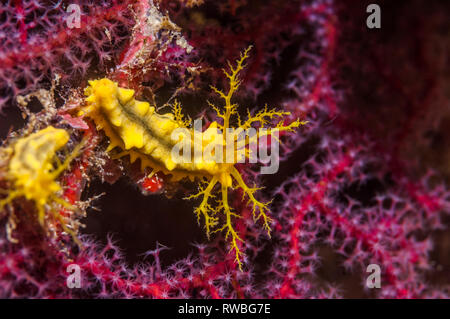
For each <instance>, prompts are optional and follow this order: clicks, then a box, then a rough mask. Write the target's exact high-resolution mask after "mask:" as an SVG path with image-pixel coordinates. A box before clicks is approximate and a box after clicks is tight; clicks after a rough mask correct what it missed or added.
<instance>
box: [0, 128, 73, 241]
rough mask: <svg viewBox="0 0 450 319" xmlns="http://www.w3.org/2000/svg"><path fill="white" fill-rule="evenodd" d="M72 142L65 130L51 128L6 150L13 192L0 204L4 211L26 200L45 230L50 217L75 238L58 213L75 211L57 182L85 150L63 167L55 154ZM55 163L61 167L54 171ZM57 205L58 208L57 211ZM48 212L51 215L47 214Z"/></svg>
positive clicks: (63, 164)
mask: <svg viewBox="0 0 450 319" xmlns="http://www.w3.org/2000/svg"><path fill="white" fill-rule="evenodd" d="M68 141H69V134H68V133H67V132H66V131H65V130H64V129H59V128H55V127H53V126H48V127H46V128H44V129H42V130H39V131H37V132H35V133H32V134H30V135H29V136H26V137H22V138H19V139H18V140H17V141H15V142H13V143H12V145H11V146H9V147H8V148H7V149H6V151H7V153H9V154H11V158H10V160H9V164H8V168H7V174H6V177H7V180H9V181H10V182H11V183H12V188H11V189H10V190H8V192H6V193H7V194H8V196H7V197H6V198H4V199H2V200H0V211H1V210H2V209H3V207H4V206H5V205H7V204H9V203H11V202H12V201H13V200H14V199H15V198H18V197H25V198H26V199H27V200H30V201H33V202H34V204H35V206H36V209H37V217H38V221H39V223H40V224H41V225H42V226H45V225H46V216H49V218H50V219H53V220H57V221H59V222H60V224H61V226H62V227H63V229H64V231H66V232H67V233H70V234H71V235H72V236H73V237H75V236H74V233H73V231H72V230H71V229H69V228H68V227H67V225H66V223H65V222H64V220H63V217H62V216H61V215H60V212H59V211H58V208H61V206H62V207H65V208H70V209H73V207H72V206H71V205H70V204H69V203H67V202H66V201H64V200H63V199H62V198H60V194H59V193H60V192H61V190H62V187H61V185H60V184H59V182H58V181H57V180H56V179H57V178H58V176H59V175H60V174H61V173H62V172H63V171H64V170H65V169H66V168H67V167H68V166H69V164H70V162H71V161H72V160H73V159H74V158H75V156H76V155H77V154H78V151H79V149H80V147H81V143H80V144H79V145H78V146H77V147H76V148H75V150H74V151H73V152H72V153H71V154H70V155H69V156H67V158H66V159H65V161H64V163H60V162H59V159H58V158H57V157H56V154H55V153H56V152H57V151H58V150H60V149H61V148H62V147H64V146H65V145H66V144H67V142H68ZM55 161H56V163H59V165H58V166H57V167H56V168H54V164H55ZM54 204H56V206H58V207H54V206H55V205H54ZM46 207H48V208H49V210H47V209H46ZM47 211H48V213H49V214H46V212H47ZM74 239H75V240H76V238H74Z"/></svg>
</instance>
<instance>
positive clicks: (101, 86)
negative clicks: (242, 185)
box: [84, 78, 230, 181]
mask: <svg viewBox="0 0 450 319" xmlns="http://www.w3.org/2000/svg"><path fill="white" fill-rule="evenodd" d="M85 94H86V95H87V98H86V102H87V107H86V108H85V109H84V112H85V113H86V115H87V116H88V117H89V118H91V119H92V120H93V121H94V122H95V123H96V125H97V129H99V130H103V131H104V132H105V134H106V135H107V136H108V138H109V140H110V145H109V147H108V150H112V149H113V148H115V147H120V148H121V149H122V150H123V151H124V153H125V155H129V156H130V161H131V162H134V161H136V160H137V159H140V161H141V167H142V169H144V168H145V167H150V168H151V169H152V170H153V172H158V171H162V172H163V173H164V174H166V175H170V176H171V177H172V180H175V181H177V180H180V179H182V178H185V177H187V178H190V179H191V180H193V179H194V178H195V177H202V176H206V177H212V176H215V175H218V174H220V173H221V172H223V171H225V170H227V169H228V167H229V166H230V165H227V164H222V163H216V162H214V161H204V160H203V158H202V157H197V158H194V157H193V156H194V144H195V143H199V142H198V140H195V139H194V136H193V133H192V132H193V130H188V129H187V128H184V132H185V133H184V134H173V133H174V131H175V130H177V129H183V126H182V125H180V123H179V122H178V121H176V120H175V118H174V115H173V114H172V113H167V114H158V113H156V112H155V107H153V106H150V104H149V103H148V102H144V101H138V100H135V99H134V90H131V89H125V88H120V87H118V85H117V83H115V82H113V81H111V80H109V79H106V78H104V79H100V80H93V81H89V86H88V87H87V88H86V90H85ZM180 132H183V130H181V131H180ZM198 134H199V135H201V137H203V138H202V139H201V140H200V143H202V145H200V146H199V147H200V148H203V147H204V143H208V142H209V141H210V139H211V138H215V137H211V135H214V134H220V133H217V128H216V126H215V125H211V126H210V127H209V128H208V129H207V130H206V131H205V132H198ZM184 138H187V139H190V144H189V145H191V148H192V151H191V154H192V158H191V160H189V161H186V162H179V161H174V160H173V159H172V156H171V155H172V154H171V152H172V150H173V148H174V146H175V145H176V144H177V143H179V142H180V141H181V140H182V139H184Z"/></svg>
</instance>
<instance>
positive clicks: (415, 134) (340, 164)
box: [0, 0, 450, 299]
mask: <svg viewBox="0 0 450 319" xmlns="http://www.w3.org/2000/svg"><path fill="white" fill-rule="evenodd" d="M377 2H378V4H379V7H380V8H381V12H382V15H381V17H382V18H381V28H380V29H371V28H368V26H367V24H366V19H367V17H368V14H369V13H368V12H367V11H366V9H367V6H368V5H369V4H370V2H368V1H358V2H357V3H355V2H345V3H343V2H337V1H333V0H294V1H275V0H267V1H253V0H229V1H221V2H218V1H209V0H206V1H184V0H159V1H156V0H153V1H152V0H145V1H134V0H130V1H114V0H105V1H101V2H98V1H90V0H88V1H80V2H78V1H47V0H45V1H41V0H22V1H8V2H6V3H5V4H2V5H1V7H0V8H1V9H0V26H1V31H0V43H1V44H2V46H1V47H2V49H1V51H0V100H1V103H0V109H1V111H2V112H3V114H4V115H3V116H2V117H1V118H0V123H1V124H0V134H1V135H2V145H1V148H0V207H1V209H0V297H2V298H278V299H279V298H340V297H344V298H348V297H364V298H448V296H449V288H450V282H449V281H448V278H449V273H450V260H449V256H450V254H449V243H450V232H449V230H448V227H449V224H450V220H449V212H450V192H449V189H448V186H447V183H448V182H449V174H448V172H449V170H448V161H445V160H443V159H445V158H448V156H447V155H448V153H449V152H448V145H450V143H449V136H450V135H449V134H448V130H446V129H445V127H446V126H445V123H446V121H447V120H448V114H450V113H449V105H450V104H449V99H448V89H449V87H448V83H449V81H448V80H449V78H448V74H449V72H448V70H449V65H448V59H447V58H446V57H447V55H446V50H445V49H446V47H448V44H449V39H448V34H447V32H446V31H448V29H449V27H450V26H449V22H448V19H447V16H446V14H445V13H444V12H445V11H446V10H447V11H448V10H449V6H448V4H443V3H442V2H438V1H431V2H430V1H428V2H426V3H425V1H420V0H415V1H411V2H409V3H408V5H405V4H404V3H403V2H401V1H396V2H392V1H391V2H388V1H382V0H380V1H377ZM423 12H426V13H427V14H426V15H423V14H422V13H423ZM77 13H79V14H80V15H79V17H77V16H73V15H74V14H75V15H76V14H77ZM77 18H79V21H78V20H77ZM77 21H78V22H79V23H78V24H77ZM69 24H70V26H69ZM411 26H414V27H413V28H412V27H411ZM249 46H252V50H251V54H247V53H248V52H249V51H244V53H243V55H242V56H241V58H240V59H239V53H240V52H242V50H245V48H247V47H249ZM236 59H238V60H237V62H236V63H237V66H236V64H234V63H233V61H235V60H236ZM244 60H245V63H246V66H245V68H244V67H243V66H244V65H243V64H244ZM227 61H231V62H230V64H229V65H227ZM227 66H228V68H227ZM224 71H225V72H224ZM95 79H97V80H95ZM98 79H100V80H98ZM238 87H239V90H237V88H238ZM211 88H212V89H211ZM220 88H225V89H223V90H221V89H220ZM227 89H229V91H227ZM105 92H106V93H108V94H106V93H105ZM113 93H114V94H113ZM105 94H106V95H105ZM111 94H113V95H114V96H112V95H111ZM108 98H111V100H108ZM231 98H233V100H231ZM108 101H109V102H111V103H109V102H108ZM117 101H120V105H121V107H122V108H121V109H119V108H118V107H114V106H118V105H119V104H117V103H119V102H117ZM144 101H146V102H144ZM114 103H116V104H114ZM265 103H267V104H269V105H273V106H274V107H275V109H276V110H277V111H274V110H270V109H269V108H267V106H265ZM222 104H224V108H221V107H219V105H222ZM238 105H239V106H241V107H242V108H241V107H237V106H238ZM108 107H109V108H108ZM169 107H171V110H169V109H168V108H169ZM102 108H108V110H106V109H102ZM131 109H132V111H133V112H134V113H133V112H131V111H130V110H131ZM246 109H249V111H248V112H245V113H244V112H243V111H244V110H246ZM105 110H106V111H105ZM149 110H151V113H152V114H158V116H157V117H156V119H157V120H159V122H158V121H156V122H152V123H150V124H149V121H150V120H148V119H144V115H143V113H148V112H149ZM278 110H279V111H278ZM121 111H123V112H125V111H128V113H127V116H124V114H122V113H121ZM144 111H145V112H144ZM139 112H141V113H142V114H141V113H139ZM164 114H170V115H164ZM198 118H200V119H201V120H202V121H201V123H202V124H203V126H202V127H199V128H197V132H200V133H201V134H206V133H207V132H208V133H210V132H211V128H213V129H216V128H218V129H222V130H224V129H226V128H231V127H239V128H241V129H248V128H250V127H254V128H255V129H263V128H266V127H267V128H270V127H272V128H275V129H274V131H277V135H278V136H275V135H273V134H271V133H270V132H271V131H269V133H266V135H270V137H271V138H268V139H267V140H266V141H265V144H264V145H263V148H262V150H265V151H267V150H269V149H272V150H278V149H277V148H271V146H273V145H275V143H277V142H278V140H279V141H281V142H282V143H281V144H280V148H279V152H274V153H273V154H271V156H273V159H276V161H277V162H278V163H280V165H279V169H278V171H276V172H274V173H273V174H262V173H261V171H260V170H259V167H260V165H256V164H262V165H264V164H267V163H265V162H264V161H260V162H259V163H258V161H255V162H250V163H249V162H246V161H243V162H237V161H234V162H233V163H232V164H230V165H228V164H227V165H228V166H226V165H225V164H226V163H224V164H220V165H217V163H216V162H214V163H212V164H211V163H210V164H211V165H213V164H214V165H216V166H217V167H219V166H220V167H219V168H220V169H224V168H225V166H226V168H227V169H228V170H222V171H221V170H220V169H218V170H217V171H214V170H213V169H209V168H208V167H207V165H206V166H205V165H204V167H203V168H201V169H200V166H199V165H197V164H195V163H190V164H189V165H190V166H189V165H187V166H186V167H181V165H178V164H176V163H171V162H170V160H171V158H169V156H170V153H171V152H169V150H170V149H171V148H172V147H171V146H173V145H172V144H174V141H171V142H168V140H166V139H165V138H166V137H167V138H168V133H170V132H172V131H173V129H174V128H185V129H187V128H190V125H191V124H192V120H191V119H198ZM245 118H247V120H244V119H245ZM298 119H301V120H302V121H303V122H300V121H299V120H298ZM102 120H104V121H107V120H108V121H111V123H113V124H114V125H115V126H114V127H122V126H126V129H123V130H122V131H120V130H119V129H117V131H115V130H112V129H111V130H109V129H108V128H109V126H107V125H105V123H106V122H102ZM147 120H148V121H147ZM111 123H109V122H108V123H106V124H108V125H109V124H111ZM122 124H124V125H122ZM125 124H126V125H125ZM300 124H306V125H302V126H301V127H299V126H300ZM111 125H112V124H111ZM168 126H171V127H172V126H173V127H172V128H171V129H169V128H168ZM105 127H106V128H105ZM297 127H298V128H297ZM294 128H295V130H293V129H294ZM144 130H146V131H145V132H144ZM149 131H151V132H150V133H151V134H150V133H149ZM274 131H272V132H274ZM120 132H122V133H123V134H120ZM214 132H216V130H215V131H214ZM278 133H279V134H278ZM146 134H147V135H146ZM189 134H191V133H189ZM150 135H151V137H152V138H155V139H157V141H156V142H157V143H155V141H153V140H152V139H151V138H149V136H150ZM216 135H217V133H216ZM189 136H190V135H189ZM218 136H219V137H220V139H221V141H222V142H223V143H222V147H224V146H225V145H226V143H225V142H226V140H224V138H223V135H218ZM249 141H250V140H246V142H249ZM234 142H235V141H234V140H233V143H232V144H233V145H234ZM152 143H153V144H155V148H158V147H159V150H161V149H164V150H165V152H160V151H158V152H159V153H158V152H156V153H153V152H152V151H153V149H155V148H153V149H151V148H152V147H151V146H152V145H153V144H152ZM144 144H145V145H144ZM160 144H161V145H160ZM162 144H164V145H162ZM24 145H26V146H27V147H24ZM277 145H278V144H277ZM108 146H109V147H108ZM202 146H203V145H202ZM146 147H147V148H146ZM119 149H120V150H119ZM138 151H139V152H140V153H139V154H137V153H132V152H138ZM244 154H245V155H246V156H247V159H248V157H249V155H250V153H244ZM125 155H130V157H129V156H125ZM137 159H140V161H137ZM149 159H151V160H152V161H155V162H158V163H159V164H160V166H158V167H157V166H156V164H155V163H153V162H152V163H151V164H148V163H149V162H148V161H149ZM139 162H141V163H140V164H141V165H139ZM214 165H213V166H214ZM221 165H223V166H221ZM216 166H214V167H216ZM149 167H150V168H151V169H153V170H154V172H151V170H150V169H149ZM225 171H226V174H225V173H224V172H225ZM216 172H219V173H224V174H222V175H221V174H219V173H217V174H216ZM197 173H198V174H197ZM171 174H172V175H171ZM216 175H217V176H216ZM174 177H176V178H174ZM186 177H187V178H186ZM198 177H203V178H206V180H207V181H208V182H209V183H207V184H205V185H203V184H198V183H197V182H196V178H197V180H198ZM228 178H229V179H228ZM216 184H217V185H218V184H221V185H218V186H221V187H220V189H219V194H220V196H218V197H219V200H217V199H215V198H212V196H213V195H214V189H213V188H214V186H217V185H216ZM244 185H245V186H244ZM247 185H255V186H252V187H250V186H247ZM256 185H257V186H256ZM259 187H264V190H263V191H259V192H256V189H257V188H259ZM186 197H190V198H192V199H194V203H191V201H185V200H183V198H186ZM196 197H199V202H198V203H195V198H196ZM249 198H250V203H248V202H247V200H248V199H249ZM195 205H198V206H197V208H195V207H193V206H195ZM255 206H256V208H259V210H256V211H255ZM193 210H194V211H195V212H196V213H197V216H196V215H193V214H192V211H193ZM268 210H270V214H269V213H267V211H268ZM222 212H225V214H223V213H222ZM197 217H198V218H197ZM198 219H200V220H201V221H202V222H201V223H200V224H197V222H198ZM202 219H203V220H202ZM218 222H223V224H220V225H219V224H217V223H218ZM202 225H205V227H206V232H207V234H208V236H206V235H205V234H204V232H203V231H202V229H201V228H202V227H203V226H202ZM223 225H225V226H223ZM264 226H265V227H264ZM223 227H224V228H223ZM268 228H270V229H271V236H270V237H269V236H267V229H268ZM217 230H224V231H223V232H218V231H217ZM230 233H231V237H230ZM113 234H114V235H113ZM227 234H228V237H227ZM230 239H231V242H230ZM169 247H170V248H169ZM230 248H231V249H230ZM236 259H237V262H236ZM71 269H77V271H76V274H78V275H79V278H78V279H76V280H75V282H70V280H71V279H73V278H74V276H75V275H74V274H75V273H72V272H71ZM377 276H378V277H377Z"/></svg>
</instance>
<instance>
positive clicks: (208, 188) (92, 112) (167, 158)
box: [82, 48, 305, 268]
mask: <svg viewBox="0 0 450 319" xmlns="http://www.w3.org/2000/svg"><path fill="white" fill-rule="evenodd" d="M249 50H250V48H248V49H247V50H245V51H244V53H243V54H241V57H240V59H239V60H237V66H236V67H235V68H233V67H232V66H231V64H230V65H229V67H230V72H229V73H228V72H226V71H224V73H225V75H226V76H227V78H228V79H229V83H230V88H229V90H228V92H227V93H226V94H225V93H224V92H222V91H220V90H218V89H217V88H215V87H212V89H213V90H214V91H215V92H216V93H217V94H218V95H219V96H220V97H221V98H222V99H223V100H224V102H225V103H224V104H225V105H224V109H223V111H221V110H219V108H218V107H216V106H215V105H213V104H211V103H210V106H211V107H212V108H214V110H216V112H217V115H218V116H219V117H220V118H221V119H222V122H223V124H219V123H217V122H212V123H211V124H210V126H209V127H208V129H206V130H205V131H204V132H202V133H201V134H202V140H203V142H201V143H203V145H202V147H205V146H206V145H208V144H209V142H210V141H212V140H215V141H217V139H218V140H219V141H222V142H221V143H220V144H221V145H222V146H223V148H224V149H225V148H226V143H227V140H226V137H225V135H224V134H222V133H218V131H217V128H219V129H220V130H221V131H220V132H225V130H226V129H227V128H232V126H231V117H232V115H237V105H236V104H232V103H231V98H232V96H233V94H234V93H235V92H236V90H237V89H238V88H239V85H240V80H239V78H238V74H239V72H240V71H241V70H242V69H243V62H244V61H245V59H247V58H248V51H249ZM85 95H86V96H87V98H86V102H87V106H86V107H85V108H84V109H83V110H82V114H85V115H86V116H88V117H89V118H91V119H92V120H93V121H94V122H95V123H96V125H97V128H98V129H101V130H103V131H104V132H105V134H106V135H107V136H108V138H109V140H110V145H109V147H108V151H110V150H112V149H113V148H115V147H116V146H118V147H120V148H121V149H122V150H123V152H121V153H120V154H119V156H123V155H130V160H131V162H134V161H135V160H136V159H138V158H139V159H140V160H141V166H142V169H144V168H145V167H150V168H151V169H152V174H153V173H154V172H158V171H162V172H163V173H164V174H166V175H170V176H171V178H172V180H175V181H177V180H180V179H182V178H190V179H191V180H194V179H195V178H200V179H201V180H202V183H201V185H200V191H199V192H198V193H197V194H195V195H192V196H190V197H188V198H189V199H190V198H197V197H202V200H201V203H200V205H199V206H198V207H197V208H196V209H195V213H196V215H197V219H198V222H200V217H201V216H203V218H204V220H205V228H206V234H207V236H208V238H209V236H210V234H211V233H214V232H219V231H225V237H226V238H227V239H229V240H230V244H231V250H235V254H236V262H237V263H238V264H239V267H240V268H241V267H242V262H241V256H242V252H241V250H240V248H239V242H240V241H242V240H241V238H240V237H239V235H238V234H237V232H236V231H235V229H234V228H233V219H234V218H240V216H239V215H238V214H236V213H234V212H233V210H232V209H231V207H230V205H229V203H228V189H229V188H232V189H239V188H240V189H242V190H243V194H244V196H247V197H248V199H249V203H251V204H252V207H253V217H254V220H255V221H256V220H258V219H262V221H263V223H264V227H265V228H266V230H267V232H268V234H269V235H270V226H269V223H270V218H269V217H268V216H267V214H266V212H267V211H268V204H269V203H261V202H259V201H258V200H257V199H256V198H255V197H254V195H253V194H254V193H255V191H256V190H258V188H250V187H248V186H247V185H246V184H245V182H244V180H243V179H242V176H241V174H240V173H239V171H238V170H237V169H236V168H235V163H216V162H214V161H212V160H208V161H205V160H204V159H203V158H195V160H194V158H193V160H192V161H190V162H189V163H175V162H173V160H172V158H171V151H172V149H173V147H174V146H175V144H177V143H178V142H179V139H177V138H171V133H172V132H173V131H174V130H175V129H177V128H181V127H187V126H188V125H189V124H190V120H184V119H183V115H182V113H181V106H180V104H179V103H178V102H176V103H175V105H174V106H173V113H168V114H163V115H161V114H157V113H156V112H155V107H153V106H150V104H149V103H147V102H143V101H138V100H135V99H134V91H133V90H131V89H125V88H120V87H118V85H117V83H115V82H113V81H111V80H109V79H106V78H104V79H100V80H94V81H90V82H89V86H88V87H87V88H86V89H85ZM248 113H249V112H248ZM285 115H289V113H288V112H280V111H276V110H268V109H267V108H265V109H264V110H263V111H260V112H259V113H257V114H256V115H255V116H250V113H249V117H248V119H247V120H246V121H245V122H241V120H240V118H239V117H238V116H237V120H238V121H237V122H238V126H237V127H235V129H238V130H239V129H242V130H245V129H248V128H250V127H252V124H253V123H256V122H259V123H260V127H265V125H266V124H268V123H269V122H270V121H269V120H270V119H273V118H275V117H280V118H281V120H280V122H279V123H278V124H277V125H276V127H275V128H270V129H268V130H267V131H265V132H263V133H258V134H257V135H256V136H254V137H253V138H249V139H248V140H247V141H246V142H245V144H246V146H247V145H249V144H250V143H252V142H254V141H255V139H258V138H260V137H261V136H264V135H266V136H272V134H274V133H275V132H280V131H292V130H294V128H296V127H298V126H300V125H302V124H304V123H305V122H300V121H298V120H297V121H295V122H293V123H291V124H289V125H283V123H282V118H283V116H285ZM191 135H193V134H191ZM188 138H190V139H191V144H190V145H193V147H195V145H194V143H198V141H196V140H195V139H194V136H190V137H188ZM234 143H237V141H234ZM224 152H225V151H224ZM245 156H246V157H250V154H249V153H248V152H247V153H246V154H245ZM217 184H220V185H219V186H220V193H221V196H220V197H219V198H215V195H213V193H214V191H215V186H216V185H217ZM212 201H214V203H211V202H212ZM220 213H223V214H224V217H225V223H224V224H223V225H222V226H221V227H219V228H215V227H216V226H217V225H218V222H219V217H218V215H219V214H220Z"/></svg>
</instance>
